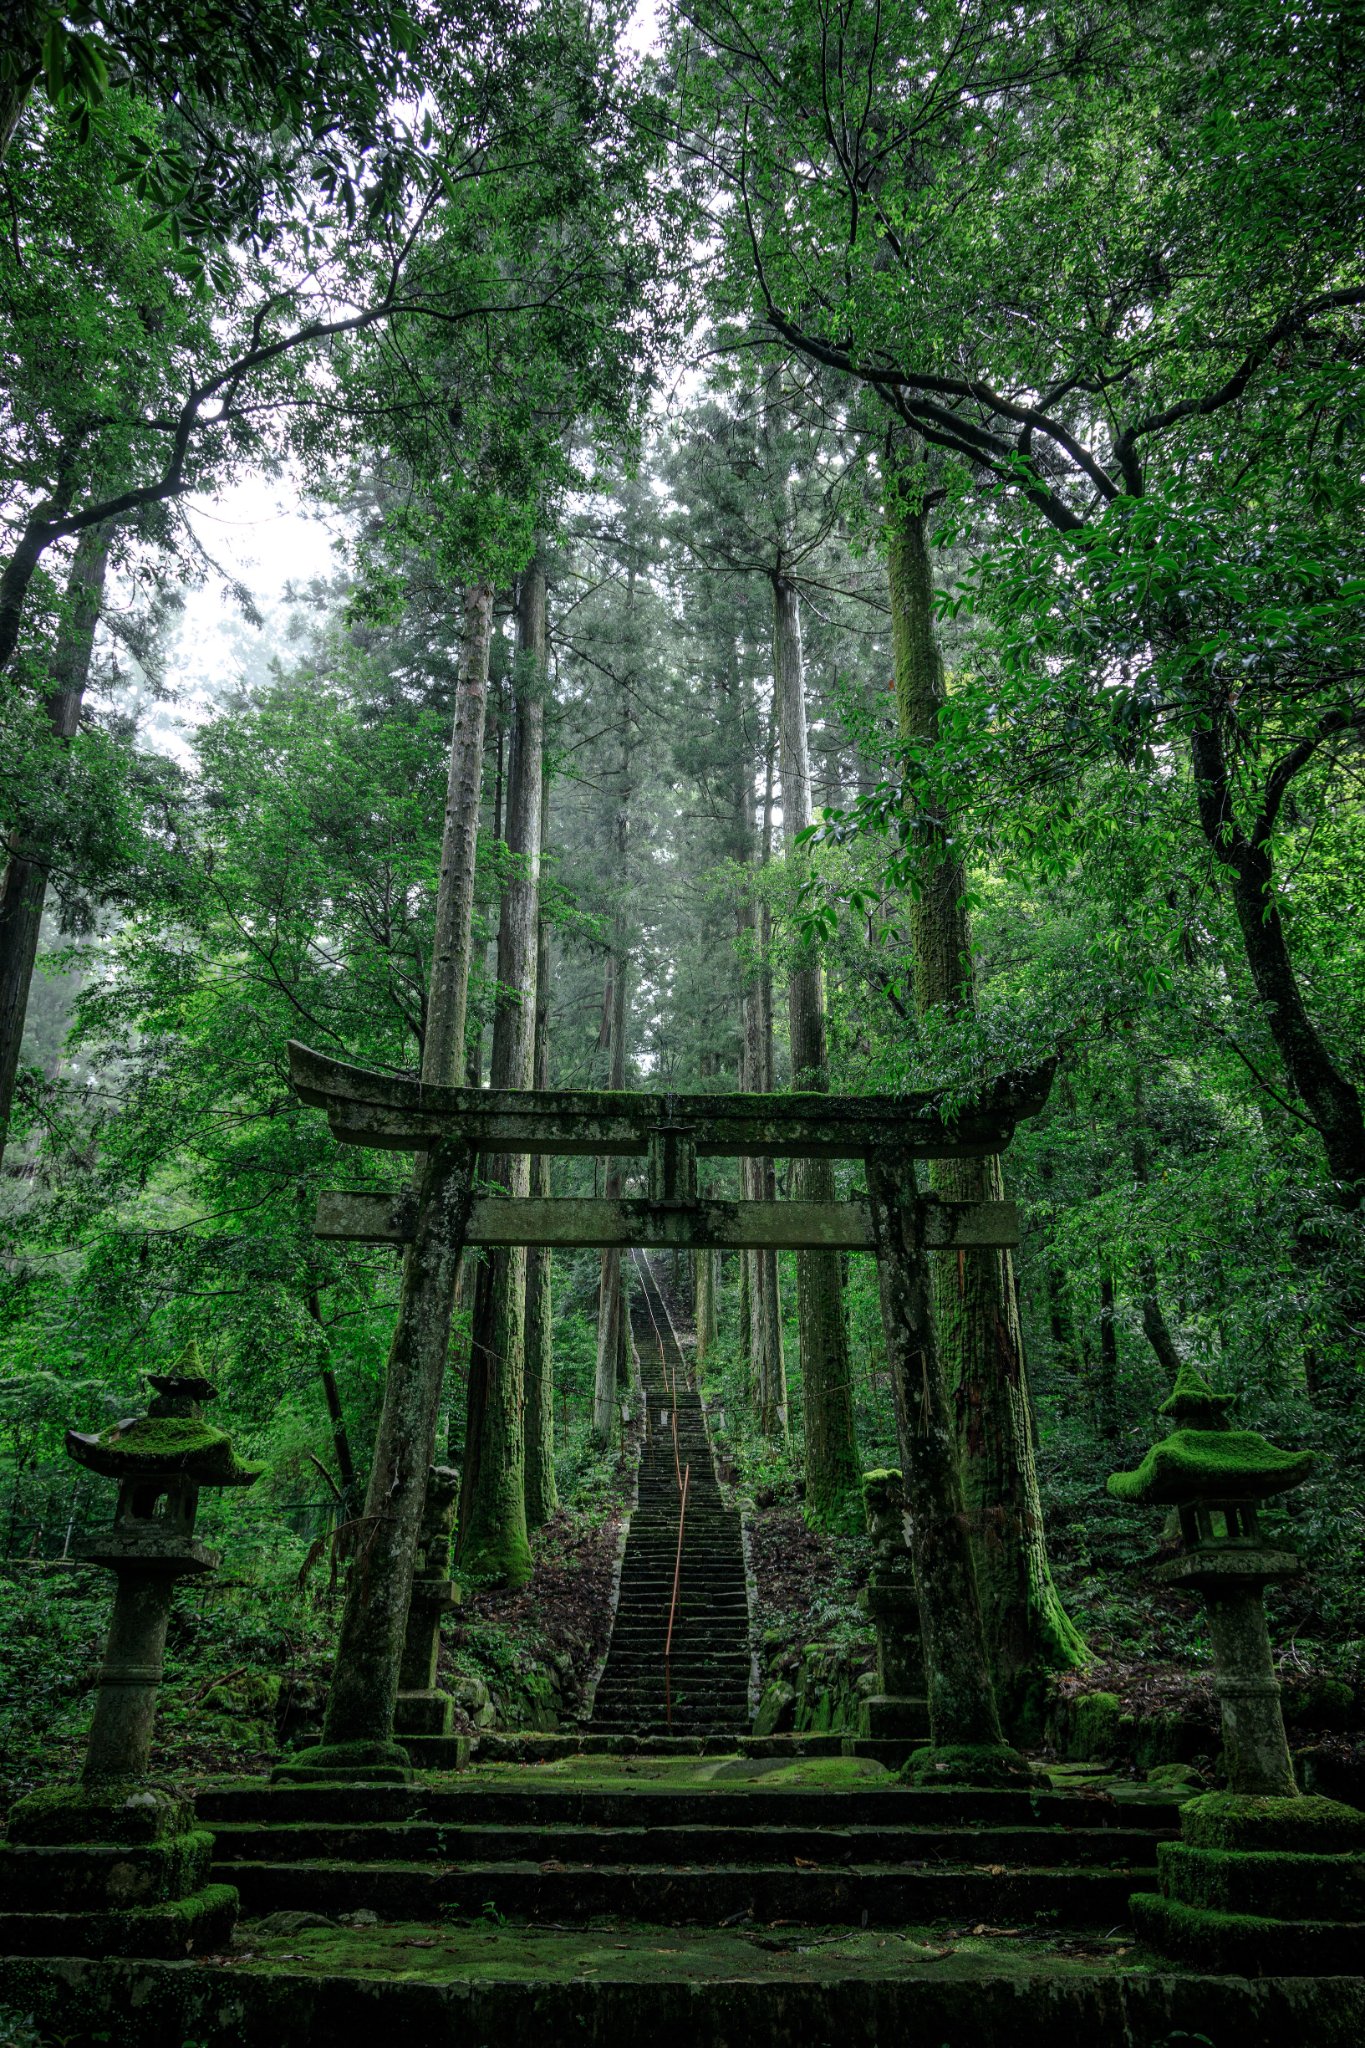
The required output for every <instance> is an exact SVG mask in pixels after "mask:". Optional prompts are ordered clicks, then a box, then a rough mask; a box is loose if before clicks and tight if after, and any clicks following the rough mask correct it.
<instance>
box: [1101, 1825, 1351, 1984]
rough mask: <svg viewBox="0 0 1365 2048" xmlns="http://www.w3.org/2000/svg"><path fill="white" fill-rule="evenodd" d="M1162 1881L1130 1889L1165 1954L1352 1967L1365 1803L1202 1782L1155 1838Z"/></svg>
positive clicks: (1229, 1964) (1139, 1922) (1233, 1965)
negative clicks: (1203, 1787) (1215, 1788)
mask: <svg viewBox="0 0 1365 2048" xmlns="http://www.w3.org/2000/svg"><path fill="white" fill-rule="evenodd" d="M1157 1873H1158V1876H1159V1879H1160V1883H1161V1890H1160V1892H1159V1893H1157V1892H1137V1893H1135V1894H1134V1896H1133V1898H1132V1899H1131V1900H1130V1902H1129V1903H1130V1906H1131V1910H1132V1915H1133V1924H1134V1926H1135V1927H1136V1928H1137V1931H1138V1933H1139V1935H1141V1937H1142V1939H1143V1940H1144V1941H1147V1942H1150V1943H1151V1945H1152V1947H1153V1948H1158V1949H1160V1950H1161V1952H1162V1954H1163V1955H1167V1956H1173V1957H1174V1958H1176V1959H1177V1960H1178V1961H1180V1962H1182V1963H1191V1964H1193V1965H1195V1966H1196V1967H1197V1968H1199V1969H1203V1970H1232V1971H1236V1972H1237V1973H1238V1974H1239V1975H1241V1976H1247V1977H1261V1976H1326V1975H1331V1974H1333V1973H1343V1974H1346V1975H1350V1976H1355V1975H1357V1974H1358V1973H1359V1970H1360V1959H1361V1955H1362V1954H1363V1953H1365V1814H1361V1813H1357V1812H1356V1810H1355V1808H1354V1807H1351V1806H1342V1805H1340V1804H1339V1803H1338V1802H1337V1801H1336V1800H1335V1799H1305V1798H1302V1797H1300V1796H1299V1795H1297V1794H1296V1795H1294V1796H1292V1797H1280V1796H1276V1795H1270V1794H1267V1795H1258V1794H1256V1793H1246V1792H1209V1793H1206V1794H1205V1795H1204V1796H1203V1797H1202V1798H1199V1799H1191V1800H1188V1801H1187V1802H1186V1804H1185V1805H1184V1806H1182V1807H1181V1809H1180V1840H1179V1841H1178V1842H1160V1843H1158V1845H1157Z"/></svg>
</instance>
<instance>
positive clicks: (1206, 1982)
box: [0, 1925, 1365, 2048]
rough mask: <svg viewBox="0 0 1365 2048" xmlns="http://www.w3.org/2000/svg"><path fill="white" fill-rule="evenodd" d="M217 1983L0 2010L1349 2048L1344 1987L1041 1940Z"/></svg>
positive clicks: (1128, 2047)
mask: <svg viewBox="0 0 1365 2048" xmlns="http://www.w3.org/2000/svg"><path fill="white" fill-rule="evenodd" d="M253 1948H254V1951H255V1952H254V1953H251V1952H246V1953H243V1954H240V1955H236V1956H234V1957H233V1959H232V1964H231V1967H230V1969H222V1968H218V1967H215V1966H214V1965H212V1964H199V1965H196V1966H194V1967H192V1968H190V1967H187V1966H186V1965H184V1964H175V1963H157V1962H141V1963H130V1962H112V1963H93V1962H85V1961H81V1960H78V1959H75V1958H66V1959H63V1960H61V1961H58V1962H51V1963H32V1962H27V1961H25V1962H19V1961H0V2005H3V2006H6V2007H10V2008H13V2009H14V2010H15V2011H17V2012H20V2013H32V2015H33V2017H34V2020H35V2022H36V2024H37V2025H38V2027H39V2028H40V2029H42V2030H43V2031H44V2032H46V2033H48V2034H50V2035H53V2036H56V2037H58V2038H62V2039H67V2040H96V2039H98V2040H102V2041H104V2042H106V2043H107V2044H108V2048H182V2044H183V2043H184V2042H186V2041H194V2042H199V2043H204V2044H206V2048H243V2044H245V2043H252V2044H259V2048H317V2044H318V2043H319V2042H337V2043H349V2042H351V2041H357V2040H359V2041H366V2040H370V2039H387V2040H392V2041H401V2042H402V2044H403V2048H451V2043H453V2042H456V2041H459V2042H467V2043H478V2042H491V2041H501V2042H514V2041H515V2042H520V2041H536V2042H546V2043H552V2042H561V2041H572V2042H574V2043H575V2044H576V2048H621V2044H622V2043H629V2042H636V2041H645V2042H648V2043H649V2044H650V2048H700V2044H707V2043H709V2044H715V2043H721V2042H727V2043H743V2044H744V2048H792V2044H793V2043H794V2042H799V2043H806V2044H810V2048H825V2044H827V2043H831V2042H841V2043H850V2044H851V2043H854V2042H858V2043H863V2044H869V2043H883V2044H888V2048H889V2044H891V2043H893V2042H906V2043H911V2042H913V2043H923V2044H925V2048H938V2044H939V2043H941V2042H951V2043H952V2048H1000V2044H1001V2043H1008V2044H1009V2048H1158V2044H1161V2048H1165V2044H1169V2043H1171V2042H1178V2041H1185V2042H1190V2043H1194V2042H1199V2041H1205V2042H1213V2043H1217V2044H1218V2048H1227V2044H1234V2048H1300V2044H1308V2043H1311V2044H1312V2048H1356V2044H1357V2043H1358V2042H1359V2041H1360V2040H1361V2039H1362V2038H1365V1980H1362V1979H1360V1978H1354V1979H1345V1978H1338V1979H1336V1980H1335V1981H1327V1982H1314V1981H1313V1980H1311V1979H1305V1980H1299V1981H1297V1982H1295V1981H1293V1980H1290V1981H1289V1982H1287V1983H1284V1984H1265V1983H1261V1984H1252V1983H1248V1982H1247V1981H1246V1980H1245V1979H1241V1978H1230V1979H1227V1978H1216V1977H1207V1976H1191V1975H1182V1974H1180V1973H1178V1972H1176V1971H1173V1970H1162V1971H1159V1972H1153V1971H1150V1970H1145V1969H1141V1968H1136V1969H1135V1968H1134V1967H1133V1963H1132V1959H1131V1958H1127V1959H1120V1960H1117V1961H1116V1960H1114V1959H1113V1957H1112V1956H1109V1955H1094V1954H1092V1955H1089V1956H1083V1957H1080V1958H1077V1957H1075V1956H1074V1955H1070V1954H1068V1953H1066V1951H1065V1949H1064V1948H1063V1949H1061V1950H1059V1949H1057V1948H1054V1946H1053V1945H1052V1943H1051V1942H1050V1940H1049V1939H1048V1937H1046V1936H1041V1935H1040V1936H1038V1937H1036V1938H1035V1939H1033V1940H1031V1941H1025V1942H1021V1941H1019V1940H1017V1939H1013V1938H1004V1939H996V1938H993V1937H991V1936H983V1937H979V1938H973V1937H972V1936H970V1935H968V1936H967V1937H966V1938H964V1939H959V1940H956V1941H954V1942H949V1941H947V1940H945V1938H944V1934H943V1929H942V1927H941V1926H940V1927H938V1928H934V1927H930V1926H925V1927H917V1928H913V1929H909V1930H906V1932H905V1933H904V1934H903V1935H902V1934H896V1935H883V1934H879V1933H877V1932H875V1931H871V1930H869V1931H868V1932H866V1933H864V1932H860V1931H857V1932H850V1933H846V1934H845V1935H843V1936H842V1937H840V1938H836V1939H831V1937H830V1930H828V1929H820V1928H811V1927H792V1928H782V1929H772V1930H765V1929H762V1928H753V1929H740V1928H737V1929H730V1930H716V1929H712V1928H707V1929H705V1930H698V1931H697V1932H695V1933H687V1932H680V1933H678V1934H677V1935H671V1936H670V1938H669V1943H668V1950H669V1952H668V1953H667V1954H660V1952H659V1951H660V1943H659V1938H658V1934H657V1931H655V1930H652V1929H649V1930H635V1929H631V1928H628V1927H615V1928H610V1929H605V1930H603V1931H601V1932H600V1933H593V1932H589V1931H588V1930H586V1929H582V1928H574V1929H572V1930H571V1931H569V1932H565V1933H558V1932H555V1931H553V1930H549V1929H535V1930H530V1931H527V1930H524V1929H521V1928H515V1929H513V1928H508V1929H503V1930H500V1929H498V1928H496V1927H493V1926H483V1927H478V1928H451V1927H441V1926H430V1925H411V1926H400V1927H385V1928H375V1929H371V1930H370V1931H369V1933H368V1936H366V1937H362V1936H360V1935H359V1934H358V1933H355V1932H352V1931H351V1930H349V1929H341V1928H315V1929H313V1928H310V1929H305V1930H304V1931H302V1932H301V1933H295V1934H290V1935H286V1934H283V1933H281V1934H278V1935H275V1936H273V1937H271V1936H267V1935H261V1936H258V1937H257V1938H256V1939H255V1941H254V1943H253Z"/></svg>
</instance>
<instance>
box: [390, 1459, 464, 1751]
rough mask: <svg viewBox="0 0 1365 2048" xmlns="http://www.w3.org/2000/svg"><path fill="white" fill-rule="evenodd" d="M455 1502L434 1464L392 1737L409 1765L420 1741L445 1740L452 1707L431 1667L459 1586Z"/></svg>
mask: <svg viewBox="0 0 1365 2048" xmlns="http://www.w3.org/2000/svg"><path fill="white" fill-rule="evenodd" d="M459 1498H460V1475H459V1473H458V1472H456V1471H454V1470H453V1469H452V1468H451V1467H450V1466H448V1465H433V1466H432V1468H431V1470H430V1472H429V1473H428V1475H427V1497H426V1505H425V1507H424V1508H423V1511H422V1526H421V1529H420V1530H419V1532H418V1537H417V1565H416V1570H415V1572H414V1574H413V1581H412V1599H411V1601H410V1603H409V1605H408V1626H407V1633H406V1635H405V1636H404V1638H403V1662H402V1665H401V1667H400V1669H399V1674H398V1704H397V1707H396V1709H395V1712H394V1720H393V1727H394V1733H395V1734H396V1735H399V1736H401V1737H402V1738H403V1741H404V1744H405V1746H406V1748H407V1749H408V1752H409V1754H410V1755H411V1756H412V1757H413V1760H414V1762H417V1761H420V1758H421V1751H422V1745H423V1743H424V1742H427V1741H430V1740H431V1739H433V1738H435V1739H436V1740H439V1741H448V1740H449V1738H450V1722H451V1715H452V1714H453V1712H454V1709H455V1702H454V1700H453V1699H452V1698H451V1697H450V1695H449V1693H445V1692H441V1691H440V1690H439V1688H438V1686H437V1683H436V1666H437V1660H438V1658H439V1656H440V1649H441V1622H442V1619H443V1617H444V1616H445V1615H446V1614H447V1613H448V1612H449V1610H450V1609H451V1608H452V1607H457V1606H458V1605H459V1603H460V1588H459V1586H458V1585H457V1584H456V1583H455V1581H454V1580H453V1579H452V1578H451V1576H450V1544H451V1538H452V1536H453V1535H454V1531H455V1514H456V1509H457V1507H458V1505H459Z"/></svg>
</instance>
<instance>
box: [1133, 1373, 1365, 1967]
mask: <svg viewBox="0 0 1365 2048" xmlns="http://www.w3.org/2000/svg"><path fill="white" fill-rule="evenodd" d="M1231 1405H1232V1396H1231V1395H1228V1394H1218V1393H1215V1391H1214V1389H1213V1388H1212V1387H1211V1386H1210V1385H1209V1384H1208V1382H1207V1380H1205V1379H1204V1378H1203V1376H1202V1375H1201V1374H1200V1373H1198V1372H1197V1371H1196V1370H1195V1369H1194V1368H1193V1367H1192V1366H1191V1365H1188V1364H1185V1365H1182V1367H1181V1369H1180V1372H1179V1374H1178V1376H1177V1379H1176V1384H1175V1389H1174V1391H1173V1392H1172V1394H1171V1396H1170V1398H1169V1399H1168V1400H1167V1401H1165V1402H1164V1403H1163V1404H1162V1407H1161V1410H1160V1413H1161V1414H1163V1415H1166V1416H1169V1417H1170V1418H1171V1421H1172V1422H1173V1423H1174V1425H1175V1427H1174V1428H1173V1429H1172V1431H1171V1433H1170V1434H1169V1435H1168V1436H1166V1437H1164V1438H1163V1439H1162V1440H1161V1442H1160V1443H1157V1444H1154V1445H1153V1446H1152V1449H1151V1450H1150V1451H1148V1453H1147V1455H1146V1457H1145V1458H1144V1459H1143V1461H1142V1463H1141V1464H1140V1465H1139V1466H1138V1467H1137V1468H1136V1469H1135V1470H1134V1471H1132V1472H1115V1473H1114V1474H1112V1476H1111V1477H1110V1480H1109V1492H1110V1493H1111V1494H1112V1495H1113V1496H1114V1498H1115V1499H1117V1500H1126V1501H1134V1502H1140V1503H1142V1504H1144V1505H1150V1506H1153V1507H1173V1508H1175V1509H1176V1510H1177V1512H1178V1514H1179V1517H1180V1531H1181V1537H1182V1548H1181V1550H1180V1553H1179V1555H1178V1556H1176V1557H1174V1558H1172V1559H1171V1560H1170V1561H1169V1562H1168V1563H1166V1564H1164V1565H1161V1566H1159V1567H1158V1570H1157V1574H1156V1576H1157V1578H1158V1580H1159V1581H1160V1582H1162V1583H1163V1584H1165V1585H1168V1586H1179V1587H1182V1588H1185V1589H1188V1590H1189V1591H1191V1592H1197V1593H1199V1594H1201V1595H1202V1597H1203V1600H1204V1604H1205V1607H1206V1609H1207V1611H1208V1617H1209V1633H1210V1635H1211V1636H1212V1638H1213V1656H1214V1690H1215V1692H1216V1694H1217V1696H1218V1703H1219V1708H1220V1711H1221V1714H1222V1722H1223V1754H1224V1761H1225V1765H1226V1770H1227V1776H1228V1787H1229V1789H1228V1791H1227V1792H1226V1793H1210V1794H1208V1795H1206V1796H1205V1797H1202V1798H1197V1799H1192V1800H1190V1801H1189V1802H1188V1803H1187V1804H1186V1805H1185V1806H1184V1807H1183V1808H1182V1809H1181V1839H1180V1841H1178V1842H1164V1843H1162V1844H1161V1845H1160V1846H1159V1848H1158V1852H1157V1860H1158V1869H1159V1873H1160V1878H1161V1891H1160V1893H1159V1894H1158V1893H1138V1894H1137V1895H1136V1896H1135V1897H1134V1898H1133V1900H1132V1908H1133V1918H1134V1921H1135V1923H1136V1925H1137V1928H1138V1931H1139V1933H1140V1934H1142V1935H1143V1936H1144V1938H1145V1939H1147V1940H1149V1941H1150V1942H1152V1943H1153V1945H1154V1946H1156V1947H1158V1948H1161V1949H1163V1950H1164V1951H1165V1952H1166V1953H1167V1954H1170V1955H1175V1956H1179V1957H1181V1958H1182V1959H1185V1960H1188V1961H1191V1962H1195V1963H1199V1964H1201V1965H1203V1966H1205V1967H1213V1968H1215V1969H1233V1970H1245V1971H1248V1972H1250V1973H1251V1974H1254V1975H1258V1974H1260V1973H1261V1972H1263V1971H1267V1970H1280V1971H1294V1970H1338V1969H1345V1968H1348V1967H1349V1968H1355V1967H1357V1966H1358V1962H1359V1954H1360V1942H1361V1939H1362V1936H1365V1926H1362V1924H1361V1922H1362V1918H1363V1917H1365V1855H1362V1854H1361V1853H1360V1852H1361V1850H1362V1849H1365V1815H1362V1814H1359V1813H1357V1812H1356V1811H1355V1810H1354V1809H1353V1808H1351V1807H1347V1806H1340V1805H1338V1804H1337V1803H1336V1802H1335V1801H1333V1800H1329V1799H1305V1798H1302V1797H1300V1795H1299V1791H1298V1786H1297V1784H1296V1783H1295V1779H1294V1768H1293V1763H1292V1761H1291V1758H1290V1754H1289V1743H1288V1740H1287V1738H1286V1735H1285V1729H1284V1716H1283V1714H1282V1712H1281V1709H1280V1688H1279V1683H1278V1681H1277V1679H1276V1677H1275V1668H1274V1664H1273V1662H1272V1659H1271V1654H1270V1638H1269V1635H1268V1633H1267V1630H1266V1620H1265V1588H1266V1587H1267V1586H1268V1585H1273V1584H1274V1583H1276V1582H1277V1581H1279V1580H1283V1579H1288V1578H1291V1577H1293V1576H1294V1575H1295V1573H1297V1571H1298V1570H1299V1560H1298V1558H1297V1557H1296V1556H1295V1554H1294V1552H1293V1551H1290V1550H1285V1549H1282V1548H1277V1547H1274V1546H1272V1545H1271V1544H1270V1543H1268V1542H1267V1541H1266V1540H1265V1538H1264V1536H1263V1535H1262V1532H1261V1527H1260V1514H1259V1511H1260V1507H1261V1505H1262V1503H1263V1502H1265V1501H1266V1500H1268V1499H1271V1498H1273V1497H1274V1496H1275V1495H1277V1494H1281V1493H1286V1492H1288V1491H1289V1490H1290V1489H1291V1488H1292V1487H1295V1486H1299V1485H1301V1484H1302V1483H1303V1481H1304V1480H1305V1479H1306V1478H1307V1476H1308V1473H1309V1471H1310V1469H1311V1467H1312V1463H1313V1454H1312V1452H1310V1451H1284V1450H1280V1449H1279V1448H1278V1447H1277V1446H1276V1445H1275V1444H1272V1443H1269V1442H1267V1440H1266V1439H1265V1438H1264V1437H1263V1436H1260V1435H1258V1434H1257V1433H1256V1432H1255V1431H1254V1430H1247V1429H1236V1428H1234V1427H1233V1425H1232V1423H1231V1422H1230V1421H1229V1419H1228V1415H1227V1410H1228V1409H1229V1408H1230V1407H1231Z"/></svg>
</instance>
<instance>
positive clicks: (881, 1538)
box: [858, 1471, 929, 1756]
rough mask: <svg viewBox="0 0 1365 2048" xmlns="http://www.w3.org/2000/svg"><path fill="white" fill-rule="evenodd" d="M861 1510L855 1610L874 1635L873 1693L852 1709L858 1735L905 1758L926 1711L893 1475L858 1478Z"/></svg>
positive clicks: (921, 1734)
mask: <svg viewBox="0 0 1365 2048" xmlns="http://www.w3.org/2000/svg"><path fill="white" fill-rule="evenodd" d="M863 1510H864V1514H865V1516H866V1520H867V1531H868V1534H869V1535H870V1536H871V1538H872V1541H873V1544H874V1545H875V1550H874V1561H873V1566H872V1571H871V1575H870V1576H869V1578H868V1582H867V1586H866V1588H865V1589H864V1591H863V1592H862V1593H860V1594H859V1596H858V1605H859V1606H860V1607H861V1608H862V1610H863V1612H864V1614H866V1616H867V1618H868V1620H869V1621H870V1622H871V1623H872V1627H873V1630H874V1632H875V1634H876V1639H877V1690H876V1692H875V1693H873V1694H872V1696H871V1697H870V1698H869V1699H865V1700H864V1701H863V1702H862V1704H861V1706H860V1707H859V1709H858V1733H859V1735H860V1736H863V1737H867V1738H870V1739H872V1740H873V1741H893V1742H903V1743H904V1744H905V1745H906V1747H905V1754H906V1756H909V1754H910V1751H911V1750H912V1749H913V1748H915V1747H917V1746H918V1745H919V1744H921V1743H922V1742H923V1741H924V1739H925V1736H926V1734H927V1733H928V1727H929V1709H928V1705H927V1702H926V1700H925V1697H924V1649H923V1645H922V1644H921V1642H920V1632H919V1601H918V1599H917V1598H916V1595H915V1575H914V1568H913V1566H912V1564H911V1561H910V1552H909V1550H908V1548H907V1546H906V1542H905V1498H904V1493H903V1491H902V1487H901V1475H900V1473H899V1472H896V1471H888V1472H865V1473H864V1474H863Z"/></svg>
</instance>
